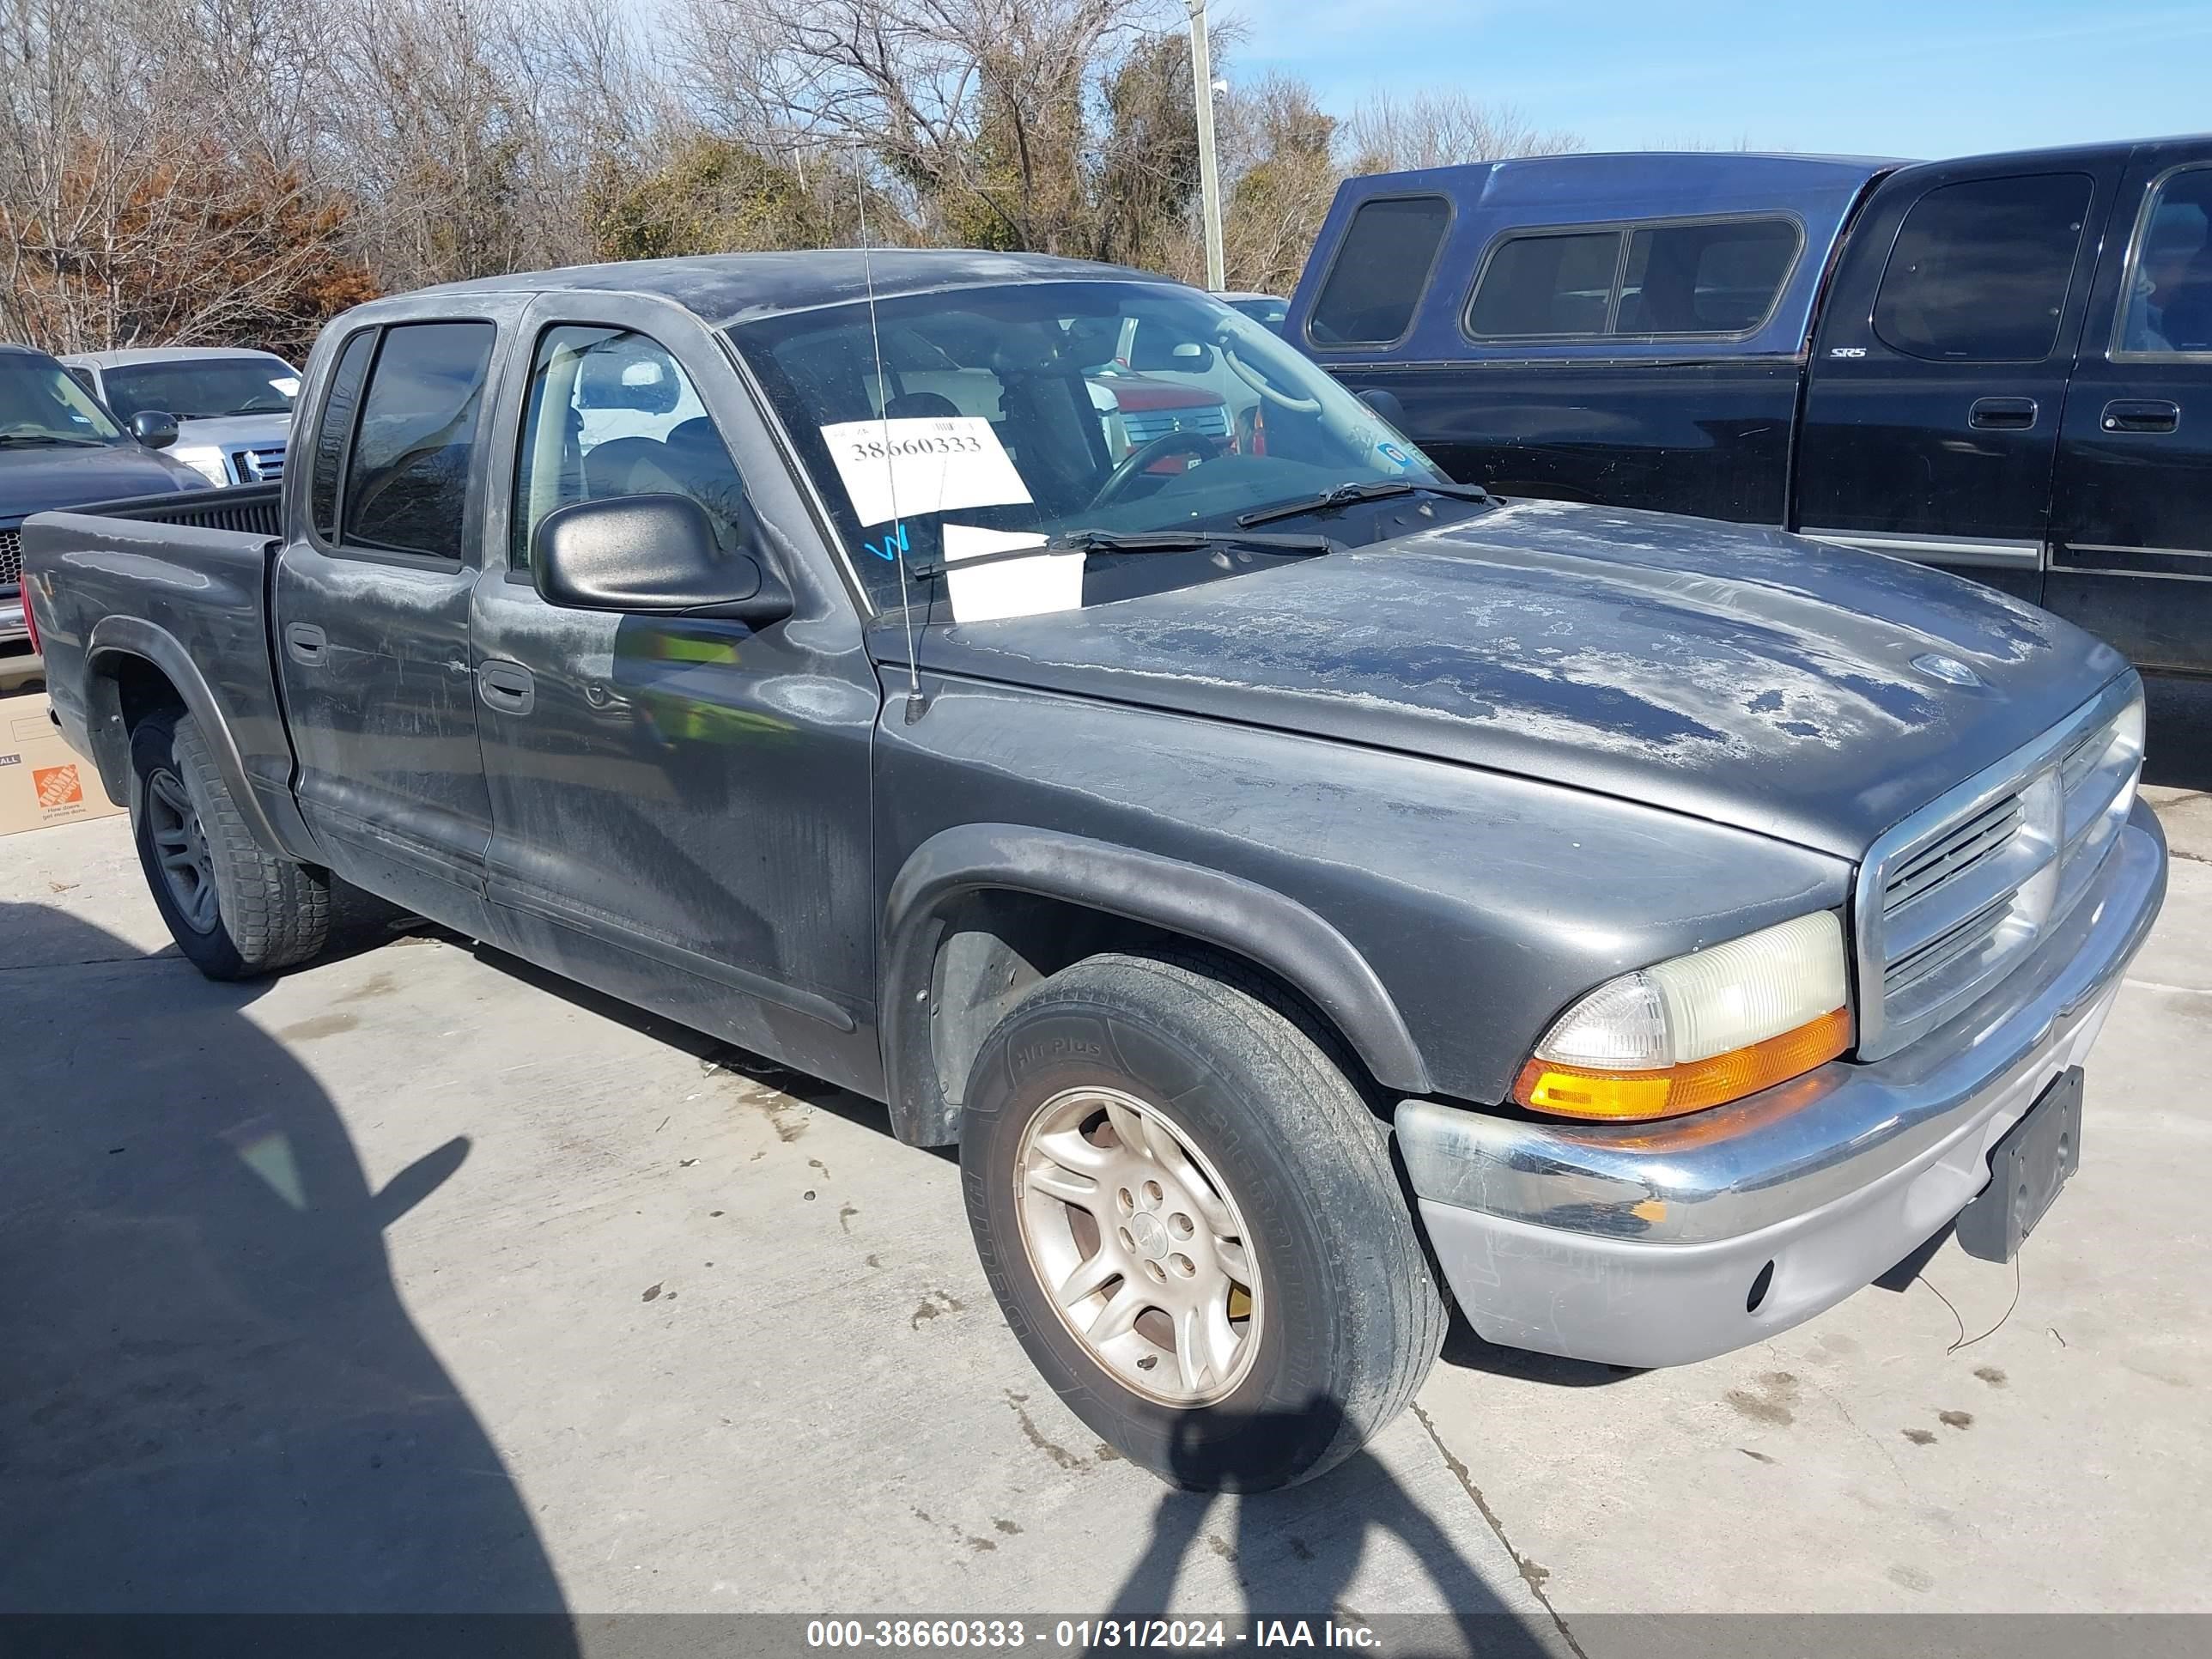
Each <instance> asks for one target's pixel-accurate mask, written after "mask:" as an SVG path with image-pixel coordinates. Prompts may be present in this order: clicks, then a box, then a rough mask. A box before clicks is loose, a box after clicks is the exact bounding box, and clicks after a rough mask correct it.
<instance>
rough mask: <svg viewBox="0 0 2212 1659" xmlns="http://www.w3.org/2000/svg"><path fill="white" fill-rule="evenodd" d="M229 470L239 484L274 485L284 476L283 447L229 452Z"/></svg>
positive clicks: (275, 446)
mask: <svg viewBox="0 0 2212 1659" xmlns="http://www.w3.org/2000/svg"><path fill="white" fill-rule="evenodd" d="M230 469H231V473H232V476H233V477H235V478H236V479H237V480H238V482H239V483H276V482H278V481H279V480H280V479H282V478H283V476H284V446H283V445H282V444H271V445H264V446H263V447H259V448H256V449H234V450H232V451H231V452H230Z"/></svg>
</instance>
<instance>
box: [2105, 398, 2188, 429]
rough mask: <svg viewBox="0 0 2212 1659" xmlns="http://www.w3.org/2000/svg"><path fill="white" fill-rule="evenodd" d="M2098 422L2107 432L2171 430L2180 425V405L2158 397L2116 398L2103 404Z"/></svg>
mask: <svg viewBox="0 0 2212 1659" xmlns="http://www.w3.org/2000/svg"><path fill="white" fill-rule="evenodd" d="M2100 424H2101V425H2102V426H2103V427H2104V428H2105V430H2106V431H2107V432H2172V431H2174V430H2175V429H2177V428H2179V426H2180V425H2181V405H2180V404H2169V403H2167V402H2166V401H2165V400H2164V399H2162V398H2115V399H2114V400H2113V401H2112V402H2111V403H2109V404H2106V405H2105V416H2104V419H2103V421H2102V422H2100Z"/></svg>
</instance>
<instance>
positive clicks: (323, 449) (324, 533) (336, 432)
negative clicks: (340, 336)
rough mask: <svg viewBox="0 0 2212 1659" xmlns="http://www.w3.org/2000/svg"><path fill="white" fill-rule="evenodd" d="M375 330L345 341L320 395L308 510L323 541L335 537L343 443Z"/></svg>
mask: <svg viewBox="0 0 2212 1659" xmlns="http://www.w3.org/2000/svg"><path fill="white" fill-rule="evenodd" d="M375 345H376V331H375V330H374V329H373V328H365V329H363V330H362V331H361V332H360V333H358V334H356V335H355V336H354V337H353V338H351V339H350V340H348V341H347V342H346V343H345V349H343V351H341V352H339V353H338V361H337V367H336V368H332V369H331V384H330V389H329V390H328V391H327V392H325V393H324V394H323V412H322V417H321V419H319V421H317V422H316V423H315V447H314V453H313V458H312V459H311V461H310V463H309V464H310V465H312V466H313V468H314V472H313V476H312V477H311V478H310V479H309V481H308V485H307V504H308V510H309V511H310V512H311V513H313V515H314V524H315V533H316V534H318V535H319V536H320V537H321V538H323V539H324V540H325V541H326V542H334V541H336V540H337V538H338V474H339V472H340V471H342V470H343V465H344V462H345V452H346V444H347V442H348V441H349V440H350V439H351V438H352V436H353V417H354V412H355V411H356V410H358V409H359V408H360V407H361V383H362V380H364V379H365V378H366V377H367V376H368V354H369V353H370V351H371V350H373V349H374V348H375Z"/></svg>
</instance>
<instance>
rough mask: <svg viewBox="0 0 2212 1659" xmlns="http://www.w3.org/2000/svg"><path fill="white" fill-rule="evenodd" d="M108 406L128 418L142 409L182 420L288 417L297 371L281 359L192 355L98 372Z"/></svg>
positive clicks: (296, 393)
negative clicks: (226, 417) (243, 416)
mask: <svg viewBox="0 0 2212 1659" xmlns="http://www.w3.org/2000/svg"><path fill="white" fill-rule="evenodd" d="M100 379H101V380H102V382H103V384H104V385H105V386H106V392H107V406H108V407H109V408H110V409H112V410H114V411H115V412H116V413H117V414H118V415H120V416H122V417H123V418H124V419H125V420H126V421H127V420H129V419H130V418H131V416H133V415H136V414H137V413H138V411H139V410H142V409H152V410H160V411H161V413H163V414H165V415H173V416H176V417H177V418H178V419H179V420H180V421H204V420H210V419H212V418H214V417H215V416H220V415H289V414H290V413H291V412H292V399H293V398H296V397H297V396H299V393H300V374H299V371H298V370H297V369H295V368H293V367H292V366H291V365H290V364H289V363H288V362H285V361H284V360H283V358H281V357H190V358H183V359H179V361H177V362H167V363H131V364H128V365H126V366H125V367H123V368H110V369H105V370H102V371H101V374H100Z"/></svg>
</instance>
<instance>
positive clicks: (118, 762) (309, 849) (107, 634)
mask: <svg viewBox="0 0 2212 1659" xmlns="http://www.w3.org/2000/svg"><path fill="white" fill-rule="evenodd" d="M84 655H85V677H86V680H87V705H88V706H87V708H86V709H85V725H86V726H87V728H88V736H89V737H90V738H91V741H92V744H93V746H94V750H97V751H98V752H97V753H95V755H94V761H95V762H96V763H98V765H99V767H100V777H101V780H102V781H104V782H105V783H106V786H107V788H108V793H109V795H110V796H111V797H112V798H114V799H129V795H128V791H129V789H130V787H131V746H130V738H129V735H128V733H126V732H125V731H124V729H123V723H122V711H121V709H120V708H119V706H118V702H117V700H116V698H115V696H114V695H113V693H112V691H106V690H103V682H105V683H106V685H108V686H112V685H113V684H115V676H114V671H113V670H114V665H115V663H116V661H117V660H118V659H120V658H124V657H138V658H142V659H144V660H145V661H147V662H149V663H151V664H153V665H154V666H155V667H156V668H158V669H160V670H161V672H162V674H163V675H165V676H166V677H167V679H168V682H169V684H171V685H173V686H174V687H175V688H176V690H177V695H178V696H179V697H180V698H182V699H183V701H184V705H185V711H186V712H187V713H188V714H191V716H192V718H193V719H195V720H197V721H198V722H199V726H200V732H201V735H202V736H204V738H206V739H207V745H208V752H209V753H210V755H212V756H213V757H215V763H216V770H218V771H220V772H221V773H222V781H223V783H224V786H225V787H227V788H228V789H229V791H230V796H231V799H232V800H234V802H236V803H237V805H238V811H239V815H240V817H242V818H244V819H245V821H246V832H247V833H248V834H249V835H251V836H252V837H253V839H254V841H255V842H256V843H258V845H259V846H260V847H262V848H264V849H265V850H267V851H269V852H270V853H274V854H278V855H280V856H282V857H284V858H288V859H291V860H295V861H297V862H300V863H303V864H311V863H315V862H319V859H320V854H321V849H320V848H319V847H317V846H316V844H315V838H314V836H313V834H312V833H310V831H309V830H308V829H307V823H306V821H305V820H304V819H302V818H301V817H300V815H299V812H298V811H297V809H296V808H295V809H294V810H293V811H290V812H289V813H287V814H285V821H284V822H282V823H279V822H278V821H277V820H276V818H274V817H271V815H270V810H269V804H268V802H267V801H266V800H264V798H263V797H262V796H261V795H260V794H259V793H258V792H257V791H256V790H255V789H254V788H253V787H252V780H251V779H250V778H248V777H247V775H246V762H245V758H244V757H242V756H240V753H239V752H238V739H237V737H236V734H234V732H232V731H231V729H230V722H229V721H228V720H225V719H224V718H223V713H222V704H221V703H220V702H217V701H216V695H215V692H214V690H213V689H212V688H210V686H209V684H208V683H207V678H206V677H205V676H204V675H203V674H202V673H201V672H200V671H199V668H198V666H197V665H196V664H195V663H194V662H193V661H192V659H191V653H189V652H187V651H186V650H185V647H184V646H183V644H182V643H181V642H179V640H178V639H177V637H176V635H173V634H171V633H170V632H168V631H167V629H162V628H159V627H156V626H155V624H154V623H149V622H148V621H146V620H145V619H144V618H143V617H102V618H101V619H100V621H99V623H96V624H94V628H93V630H92V633H91V635H90V637H89V638H88V639H87V640H86V641H85V650H84ZM118 787H119V788H121V789H122V790H123V791H124V792H125V793H123V794H122V795H120V796H118V795H117V794H116V791H117V790H118Z"/></svg>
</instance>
